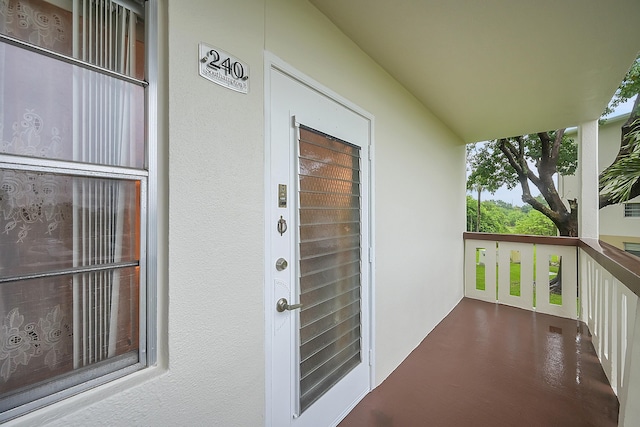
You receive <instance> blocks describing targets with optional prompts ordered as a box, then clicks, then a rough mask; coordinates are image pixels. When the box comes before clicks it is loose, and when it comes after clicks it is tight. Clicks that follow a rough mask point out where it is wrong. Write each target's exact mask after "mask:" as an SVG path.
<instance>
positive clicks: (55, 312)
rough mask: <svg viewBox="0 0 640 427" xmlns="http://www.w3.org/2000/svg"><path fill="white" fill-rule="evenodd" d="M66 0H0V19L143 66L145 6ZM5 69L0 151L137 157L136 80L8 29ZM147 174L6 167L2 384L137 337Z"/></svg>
mask: <svg viewBox="0 0 640 427" xmlns="http://www.w3.org/2000/svg"><path fill="white" fill-rule="evenodd" d="M57 3H60V2H57ZM62 3H64V2H62ZM68 3H69V4H70V5H71V6H70V10H65V9H62V8H59V7H57V6H54V5H52V4H50V3H48V2H46V1H36V0H0V33H3V34H6V35H9V36H11V37H15V38H18V39H21V40H24V41H27V42H29V43H32V44H36V45H38V46H41V47H45V48H47V49H51V50H54V51H56V52H58V53H62V54H65V55H70V56H73V57H75V58H78V59H81V60H83V61H86V62H89V63H92V64H94V65H98V66H100V67H103V68H107V69H109V70H112V71H116V72H118V73H121V74H126V75H131V76H134V77H138V78H140V77H141V76H142V75H143V74H142V72H143V63H142V62H141V61H142V59H141V58H142V57H141V56H140V53H141V52H144V44H143V41H141V40H140V31H141V30H140V28H141V25H143V24H142V22H141V17H139V16H137V15H136V13H134V12H133V11H132V10H130V9H128V8H127V7H125V6H122V4H121V3H122V2H118V3H116V2H113V1H109V0H73V2H71V1H69V2H68ZM0 69H1V70H2V73H1V74H0V154H1V153H5V154H10V155H12V156H26V157H36V158H38V157H46V158H51V159H60V160H70V161H74V162H80V163H81V164H87V165H88V166H87V170H90V168H91V166H90V165H94V164H98V165H112V166H124V167H128V168H137V169H140V170H142V169H143V168H144V167H145V164H144V158H145V147H144V114H145V113H144V89H143V88H142V87H139V86H136V85H133V84H131V83H129V82H127V81H124V80H119V79H117V78H114V77H111V76H107V75H104V74H101V73H98V72H95V71H92V70H87V69H84V68H81V67H78V66H74V65H71V64H68V63H64V62H61V61H57V60H52V59H51V58H47V57H44V56H42V55H39V54H37V53H32V52H28V51H26V50H23V49H20V48H17V47H14V46H11V45H8V44H5V43H0ZM34 169H37V168H34ZM141 185H142V181H140V180H139V179H135V178H131V179H107V178H93V177H91V174H89V175H87V176H85V177H82V176H80V175H78V176H76V175H73V174H68V173H56V172H55V171H54V172H51V171H46V172H45V171H38V170H28V169H25V168H19V169H10V168H6V167H4V168H0V251H1V253H2V256H1V258H0V397H2V396H4V395H5V394H7V393H12V392H13V391H14V390H16V389H20V388H23V387H25V386H28V385H29V384H37V383H40V382H42V381H45V380H50V379H52V378H55V377H56V376H57V375H59V374H62V373H65V372H70V371H72V370H74V369H79V368H82V367H83V366H87V365H91V364H93V363H96V362H99V361H102V360H106V359H109V358H112V357H115V356H118V355H122V354H125V353H128V352H131V351H137V349H138V347H139V331H138V324H139V315H140V312H139V302H140V300H139V298H140V290H139V286H140V268H139V267H138V266H136V264H139V260H140V227H141V226H142V224H141V219H140V218H141V204H142V202H141V198H142V193H143V191H142V189H141ZM122 264H126V266H125V265H123V266H119V265H122ZM83 269H84V270H96V271H84V270H83ZM80 270H82V272H81V273H74V271H80ZM65 271H68V272H66V273H65ZM38 275H48V276H47V277H37V276H38Z"/></svg>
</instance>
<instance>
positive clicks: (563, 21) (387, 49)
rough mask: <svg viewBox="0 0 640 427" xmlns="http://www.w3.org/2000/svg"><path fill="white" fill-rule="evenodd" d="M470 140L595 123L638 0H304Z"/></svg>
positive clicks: (638, 27)
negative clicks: (593, 121)
mask: <svg viewBox="0 0 640 427" xmlns="http://www.w3.org/2000/svg"><path fill="white" fill-rule="evenodd" d="M310 1H311V3H312V4H314V5H315V6H316V7H317V8H318V9H319V10H320V11H321V12H322V13H324V14H325V15H326V16H327V17H328V18H329V19H330V20H331V21H332V22H333V23H334V24H335V25H337V26H338V27H339V28H340V29H341V30H342V31H343V32H344V33H345V34H346V35H347V36H349V37H350V38H351V39H352V40H353V41H354V42H355V43H356V44H358V45H359V46H360V47H361V48H362V49H363V50H364V51H365V52H366V53H367V54H368V55H369V56H371V57H372V58H373V59H374V60H375V61H376V62H377V63H378V64H380V65H381V66H382V67H383V68H384V69H385V70H386V71H387V72H389V73H390V74H391V75H392V76H393V77H395V78H396V79H397V80H398V81H399V82H400V83H401V84H403V85H404V87H406V88H407V89H408V90H409V91H410V92H411V93H413V95H414V96H416V97H417V98H418V99H419V100H420V101H421V102H422V103H423V104H424V105H425V106H426V107H428V108H429V109H430V110H431V111H432V112H433V113H434V114H435V115H436V116H438V117H439V118H440V119H441V120H442V121H443V122H444V123H445V124H446V125H448V126H449V127H450V128H451V129H452V130H453V131H454V132H456V133H457V134H458V135H459V136H460V137H461V138H462V139H464V140H465V141H466V142H475V141H481V140H486V139H494V138H499V137H506V136H513V135H520V134H524V133H531V132H537V131H543V130H550V129H556V128H561V127H567V126H575V125H578V124H580V123H582V122H585V121H588V120H594V119H597V118H598V117H599V116H600V114H601V112H602V110H603V109H604V108H605V106H606V105H607V103H608V101H609V99H611V96H612V95H613V93H614V91H615V89H616V88H617V87H618V85H619V83H620V81H621V80H622V78H623V77H624V75H625V73H626V71H627V70H628V68H629V66H630V65H631V63H632V62H633V60H634V59H635V57H636V54H637V53H638V51H640V0H609V1H605V0H310Z"/></svg>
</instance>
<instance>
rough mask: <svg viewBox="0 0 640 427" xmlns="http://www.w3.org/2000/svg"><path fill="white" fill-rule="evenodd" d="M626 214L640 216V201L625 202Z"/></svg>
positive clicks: (627, 215) (626, 215)
mask: <svg viewBox="0 0 640 427" xmlns="http://www.w3.org/2000/svg"><path fill="white" fill-rule="evenodd" d="M624 216H625V217H640V203H625V204H624Z"/></svg>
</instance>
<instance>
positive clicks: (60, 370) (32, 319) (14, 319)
mask: <svg viewBox="0 0 640 427" xmlns="http://www.w3.org/2000/svg"><path fill="white" fill-rule="evenodd" d="M0 295H1V298H0V398H2V397H6V395H7V394H9V393H11V392H12V391H14V390H16V389H20V388H23V387H25V386H30V385H36V384H38V383H42V382H43V381H49V380H52V379H55V378H56V377H57V376H59V375H62V374H65V373H68V372H71V371H73V370H75V369H80V368H82V367H85V366H89V365H91V364H94V363H97V362H100V361H103V360H108V359H109V358H112V357H116V356H118V355H122V354H125V353H128V352H130V351H134V350H137V349H138V343H139V337H138V322H139V320H138V319H139V313H138V298H139V268H138V267H132V268H126V269H116V270H107V271H101V272H93V273H86V274H77V275H66V276H57V277H50V278H42V279H32V280H23V281H15V282H6V283H0ZM52 391H54V390H52Z"/></svg>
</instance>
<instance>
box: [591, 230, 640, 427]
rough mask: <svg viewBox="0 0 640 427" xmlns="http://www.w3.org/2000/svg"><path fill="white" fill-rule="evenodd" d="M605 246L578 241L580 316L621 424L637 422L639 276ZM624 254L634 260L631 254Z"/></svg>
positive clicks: (639, 391) (639, 412)
mask: <svg viewBox="0 0 640 427" xmlns="http://www.w3.org/2000/svg"><path fill="white" fill-rule="evenodd" d="M603 249H605V250H607V249H608V250H609V251H610V252H615V251H612V250H611V247H607V245H606V244H602V243H601V242H598V241H592V242H587V241H583V242H581V245H580V255H579V263H580V294H581V295H582V301H583V308H582V313H581V316H580V319H581V320H582V321H583V322H585V323H586V324H587V326H588V327H589V330H590V331H591V336H592V342H593V346H594V347H595V350H596V353H597V354H598V357H599V359H600V363H601V364H602V368H603V369H604V372H605V374H606V375H607V378H608V379H609V383H610V384H611V387H612V388H613V390H614V391H615V392H616V395H617V396H618V401H619V402H620V415H619V424H620V425H621V426H625V425H629V426H637V425H640V407H639V406H638V403H637V402H638V401H639V400H640V306H639V304H638V295H637V294H636V292H638V288H640V278H639V277H638V276H637V275H636V274H634V273H633V272H632V271H630V270H629V269H625V268H620V265H619V263H618V262H616V261H614V260H612V259H611V258H610V257H609V256H607V254H605V253H604V252H603ZM617 255H622V256H625V255H624V254H623V253H618V254H617ZM626 257H628V258H629V260H630V263H631V264H633V262H634V260H633V259H632V257H631V255H626ZM635 262H636V264H639V263H638V262H637V261H635ZM627 264H629V263H627ZM634 288H635V289H634ZM627 402H629V403H630V404H627Z"/></svg>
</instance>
